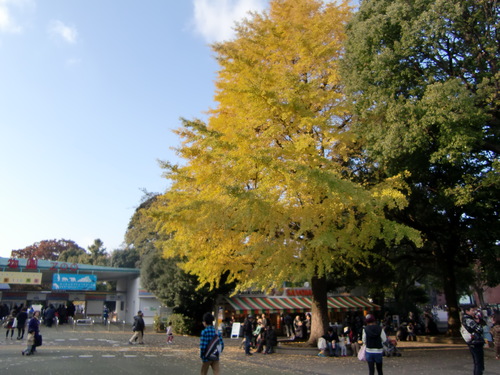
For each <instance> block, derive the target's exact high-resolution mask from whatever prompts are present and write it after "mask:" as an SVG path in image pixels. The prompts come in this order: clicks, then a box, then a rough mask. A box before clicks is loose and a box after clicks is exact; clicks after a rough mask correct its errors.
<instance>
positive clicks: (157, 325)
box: [153, 314, 165, 332]
mask: <svg viewBox="0 0 500 375" xmlns="http://www.w3.org/2000/svg"><path fill="white" fill-rule="evenodd" d="M153 328H154V329H155V331H156V332H164V331H165V323H164V322H162V319H161V317H160V315H158V314H155V316H154V318H153Z"/></svg>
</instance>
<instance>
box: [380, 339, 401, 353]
mask: <svg viewBox="0 0 500 375" xmlns="http://www.w3.org/2000/svg"><path fill="white" fill-rule="evenodd" d="M382 345H383V347H384V355H385V356H386V357H401V353H400V352H399V350H398V348H396V346H397V345H398V342H397V341H396V340H391V339H387V341H386V342H384V343H383V344H382Z"/></svg>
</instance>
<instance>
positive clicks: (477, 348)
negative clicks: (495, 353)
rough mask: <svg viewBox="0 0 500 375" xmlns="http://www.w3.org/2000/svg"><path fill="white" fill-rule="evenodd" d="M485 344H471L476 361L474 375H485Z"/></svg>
mask: <svg viewBox="0 0 500 375" xmlns="http://www.w3.org/2000/svg"><path fill="white" fill-rule="evenodd" d="M483 347H484V344H483V343H479V344H471V345H469V350H470V353H471V354H472V360H473V361H474V375H483V371H484V349H483Z"/></svg>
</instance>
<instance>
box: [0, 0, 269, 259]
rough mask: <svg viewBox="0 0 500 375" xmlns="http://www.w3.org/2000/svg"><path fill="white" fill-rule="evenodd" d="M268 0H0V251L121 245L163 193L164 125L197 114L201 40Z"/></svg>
mask: <svg viewBox="0 0 500 375" xmlns="http://www.w3.org/2000/svg"><path fill="white" fill-rule="evenodd" d="M267 3H268V1H267V0H182V1H179V0H148V1H139V0H106V1H98V0H0V176H1V177H0V178H1V180H0V256H4V257H8V256H10V252H11V250H15V249H21V248H24V247H26V246H28V245H31V244H33V243H34V242H37V241H41V240H47V239H61V238H64V239H68V240H73V241H75V242H76V243H77V244H79V245H80V246H82V247H84V248H87V247H88V246H89V245H90V244H91V243H92V242H93V241H94V239H96V238H100V239H101V240H102V241H103V242H104V245H105V247H106V248H107V249H108V251H111V250H113V249H116V248H119V247H120V246H121V244H122V242H123V237H124V234H125V231H126V228H127V225H128V222H129V219H130V217H131V216H132V214H133V213H134V210H135V208H136V207H137V205H138V204H139V203H140V199H141V197H142V195H143V193H142V191H141V189H146V190H147V191H149V192H163V191H164V190H165V189H166V188H167V180H166V179H164V178H162V176H161V174H162V170H161V169H160V168H159V165H158V162H157V160H169V161H173V162H176V161H178V160H177V158H176V155H175V152H174V151H173V150H172V149H171V148H172V147H175V146H177V145H178V144H179V139H178V138H177V137H176V136H175V135H174V134H173V133H172V129H175V128H178V127H179V126H180V121H179V118H181V117H184V118H188V119H193V118H205V115H204V113H205V112H206V111H207V110H208V109H209V108H210V107H212V106H213V105H214V104H213V101H212V98H213V94H214V80H215V78H216V71H217V68H218V67H217V65H216V62H215V60H214V58H213V53H212V51H211V49H210V48H209V43H212V42H214V41H221V40H227V39H229V38H231V37H232V26H233V25H234V21H235V20H241V18H242V17H244V16H245V15H246V14H247V11H248V10H259V11H261V10H263V9H264V8H265V7H266V6H267Z"/></svg>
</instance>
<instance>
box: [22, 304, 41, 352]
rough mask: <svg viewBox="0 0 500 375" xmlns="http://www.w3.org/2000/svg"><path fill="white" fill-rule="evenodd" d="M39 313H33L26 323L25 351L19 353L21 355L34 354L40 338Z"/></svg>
mask: <svg viewBox="0 0 500 375" xmlns="http://www.w3.org/2000/svg"><path fill="white" fill-rule="evenodd" d="M39 318H40V311H35V312H34V313H33V317H32V318H31V319H30V321H29V322H28V339H27V340H26V345H27V346H26V349H25V350H24V351H22V352H21V354H22V355H31V354H34V353H35V352H36V343H37V342H41V341H42V340H41V336H40V320H39Z"/></svg>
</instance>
